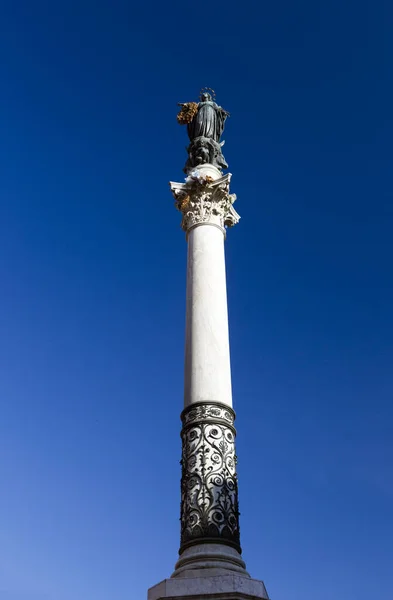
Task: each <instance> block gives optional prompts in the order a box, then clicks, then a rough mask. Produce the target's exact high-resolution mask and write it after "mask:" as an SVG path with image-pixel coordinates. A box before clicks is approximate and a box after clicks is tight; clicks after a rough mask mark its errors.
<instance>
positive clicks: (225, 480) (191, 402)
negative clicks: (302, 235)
mask: <svg viewBox="0 0 393 600" xmlns="http://www.w3.org/2000/svg"><path fill="white" fill-rule="evenodd" d="M230 180H231V175H230V174H227V175H224V176H223V175H222V174H221V172H220V171H219V170H218V169H217V168H216V167H214V166H213V165H211V164H206V165H201V166H199V167H198V168H197V169H195V170H194V171H193V172H191V173H189V175H188V177H187V179H186V182H185V183H174V182H171V184H170V185H171V189H172V193H173V195H174V197H175V200H176V207H177V208H178V210H179V211H180V212H181V213H182V216H183V218H182V228H183V230H184V231H185V232H186V237H187V241H188V261H187V302H186V348H185V372H184V410H183V412H182V414H181V419H182V431H181V438H182V460H181V465H182V479H181V539H180V549H179V559H178V561H177V563H176V565H175V570H174V572H173V574H172V576H171V578H170V579H165V580H164V581H162V582H161V583H159V584H158V585H156V586H154V587H152V588H150V590H149V592H148V600H164V599H167V600H170V599H172V600H175V599H176V600H183V599H184V600H186V599H187V600H213V599H217V600H218V599H221V600H230V599H233V600H253V599H255V600H256V599H265V600H266V599H267V598H268V596H267V593H266V589H265V586H264V584H263V583H262V582H261V581H256V580H254V579H251V577H250V575H249V574H248V573H247V570H246V565H245V563H244V561H243V559H242V557H241V547H240V530H239V509H238V486H237V475H236V462H237V458H236V453H235V437H236V430H235V427H234V423H235V413H234V411H233V408H232V387H231V367H230V353H229V335H228V310H227V292H226V275H225V253H224V241H225V236H226V228H227V227H231V226H233V225H235V224H236V223H237V222H238V221H239V219H240V217H239V215H238V214H237V213H236V211H235V210H234V208H233V203H234V201H235V200H236V196H235V195H234V194H230V193H229V183H230Z"/></svg>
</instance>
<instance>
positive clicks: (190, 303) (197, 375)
mask: <svg viewBox="0 0 393 600" xmlns="http://www.w3.org/2000/svg"><path fill="white" fill-rule="evenodd" d="M187 237H188V261H187V301H186V343H185V372H184V407H185V408H186V407H187V406H189V405H191V404H193V403H195V402H221V403H222V404H227V405H228V406H232V386H231V367H230V355H229V336H228V310H227V290H226V276H225V254H224V231H223V230H222V229H221V227H219V226H217V225H215V224H209V223H203V224H200V225H196V226H194V227H193V228H192V229H191V230H190V231H189V232H188V236H187Z"/></svg>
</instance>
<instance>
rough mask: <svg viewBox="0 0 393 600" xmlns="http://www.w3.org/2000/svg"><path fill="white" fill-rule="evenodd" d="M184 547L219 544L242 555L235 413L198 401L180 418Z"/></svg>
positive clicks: (219, 405)
mask: <svg viewBox="0 0 393 600" xmlns="http://www.w3.org/2000/svg"><path fill="white" fill-rule="evenodd" d="M181 419H182V422H183V428H182V432H181V437H182V460H181V465H182V479H181V545H180V554H181V553H182V552H183V550H185V549H186V548H187V547H188V546H191V545H193V544H198V543H206V542H215V543H221V544H227V545H229V546H232V547H233V548H236V550H238V551H239V552H241V548H240V535H239V508H238V491H237V476H236V460H237V459H236V454H235V435H236V430H235V428H234V421H235V413H234V411H233V410H232V409H231V408H230V407H228V406H226V405H224V404H220V403H218V402H200V403H199V402H198V403H195V404H193V405H191V406H189V407H187V408H186V409H185V410H184V411H183V412H182V414H181Z"/></svg>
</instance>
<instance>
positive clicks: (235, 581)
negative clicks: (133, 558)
mask: <svg viewBox="0 0 393 600" xmlns="http://www.w3.org/2000/svg"><path fill="white" fill-rule="evenodd" d="M164 598H165V599H166V600H268V598H269V597H268V595H267V592H266V588H265V586H264V584H263V582H262V581H256V580H255V579H251V578H249V577H241V576H240V575H216V576H211V577H190V578H184V579H164V581H161V583H159V584H158V585H155V586H154V587H152V588H150V590H149V592H148V600H161V599H164Z"/></svg>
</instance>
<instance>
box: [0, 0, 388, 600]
mask: <svg viewBox="0 0 393 600" xmlns="http://www.w3.org/2000/svg"><path fill="white" fill-rule="evenodd" d="M392 26H393V10H392V7H391V6H390V3H388V2H387V0H386V1H380V2H364V1H360V2H359V1H358V2H353V1H349V2H339V1H338V0H330V1H329V2H318V1H315V0H313V1H311V0H310V1H308V0H307V1H306V0H303V1H297V2H289V0H282V1H278V2H265V1H260V2H256V1H255V2H249V1H247V0H246V1H243V2H240V3H235V2H232V1H229V2H226V3H214V4H212V3H195V2H194V3H186V2H178V1H173V2H169V3H158V2H155V1H153V2H150V3H148V2H145V3H141V4H140V3H136V4H134V3H132V2H123V1H120V0H116V1H114V2H109V1H102V0H101V1H97V0H96V1H95V2H92V1H91V2H89V1H87V0H79V2H73V1H68V2H63V1H62V0H59V1H58V2H42V1H41V0H37V1H35V2H30V1H29V2H27V1H25V2H21V1H18V0H15V1H14V2H12V3H5V2H3V3H1V6H0V29H1V34H0V59H1V60H0V77H1V82H2V91H1V94H0V140H1V143H0V152H1V157H0V158H1V160H0V173H1V176H0V249H1V251H0V281H1V290H2V292H1V295H0V402H1V419H0V481H1V485H2V490H1V494H0V515H1V526H0V600H86V598H91V599H94V600H109V599H112V598H116V600H130V599H132V600H133V599H134V598H135V599H137V598H145V595H146V591H147V588H148V587H149V586H151V585H154V584H155V583H157V582H158V581H160V580H161V579H163V578H165V577H166V576H168V575H170V573H171V572H172V570H173V566H174V563H175V561H176V558H177V550H178V544H179V522H178V519H179V500H180V497H179V496H180V494H179V479H180V467H179V459H180V438H179V431H180V420H179V413H180V411H181V408H182V374H183V340H184V309H185V261H186V244H185V240H184V235H183V233H182V231H181V230H180V226H179V223H180V215H179V214H178V213H176V211H175V209H174V207H173V199H172V198H171V195H170V192H169V188H168V181H169V180H180V181H181V180H182V177H183V173H182V167H183V165H184V162H185V159H186V153H185V146H186V143H187V137H186V132H185V130H184V129H182V128H180V127H179V126H178V125H177V123H176V112H177V106H176V103H177V102H179V101H182V102H185V101H190V100H195V99H196V98H197V95H198V92H199V89H200V88H201V87H202V86H211V87H213V88H215V89H216V92H217V99H218V101H219V102H220V104H221V105H222V106H224V108H226V109H227V110H228V111H229V112H230V113H231V118H230V119H229V121H228V123H227V127H226V131H225V136H224V137H225V139H226V146H225V157H226V159H227V161H228V163H229V167H230V171H231V172H232V174H233V179H232V191H233V192H234V193H236V194H237V196H238V202H237V205H236V208H237V210H238V212H239V213H240V214H241V216H242V220H241V222H240V224H239V225H237V226H236V227H235V228H234V229H233V230H232V231H230V232H229V233H228V239H227V244H226V251H227V273H228V297H229V313H230V332H231V352H232V370H233V388H234V403H235V409H236V411H237V414H238V419H237V426H238V448H237V449H238V454H239V482H240V510H241V530H242V545H243V550H244V558H245V560H246V562H247V565H248V568H249V571H250V572H251V574H252V575H253V576H254V577H256V578H260V579H264V581H265V583H266V586H267V589H268V592H269V593H270V595H271V597H272V598H273V600H287V599H288V598H302V600H330V599H331V597H332V595H340V596H342V597H344V598H346V599H348V600H350V599H354V600H355V599H356V600H366V599H367V600H368V599H369V598H370V597H371V596H373V597H377V598H378V599H379V600H390V599H391V565H392V560H393V542H392V540H393V519H392V509H391V507H392V501H393V470H392V460H393V436H392V429H393V426H392V423H393V408H392V392H393V370H392V364H393V344H392V340H393V317H392V305H393V283H392V259H393V242H392V226H393V198H392V189H393V185H392V184H393V181H392V179H393V177H392V159H393V150H392V148H393V146H392V139H393V118H392V108H391V107H392V106H393V79H392V68H391V65H392V59H393V42H392V36H391V31H392Z"/></svg>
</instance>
